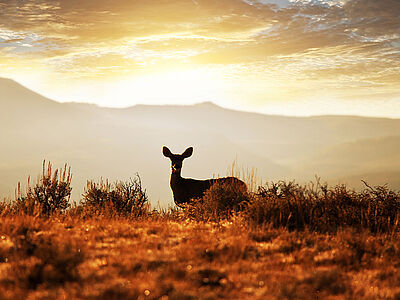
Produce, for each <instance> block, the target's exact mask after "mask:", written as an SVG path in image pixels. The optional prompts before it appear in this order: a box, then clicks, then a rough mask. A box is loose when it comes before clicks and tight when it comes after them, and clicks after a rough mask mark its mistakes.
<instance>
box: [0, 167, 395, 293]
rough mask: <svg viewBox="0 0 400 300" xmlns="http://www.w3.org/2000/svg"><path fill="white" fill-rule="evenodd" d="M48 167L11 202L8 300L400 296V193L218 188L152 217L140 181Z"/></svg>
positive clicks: (2, 277) (1, 270) (4, 269)
mask: <svg viewBox="0 0 400 300" xmlns="http://www.w3.org/2000/svg"><path fill="white" fill-rule="evenodd" d="M70 182H71V173H70V171H69V169H68V168H67V167H66V166H65V167H64V168H63V169H62V170H59V171H56V172H52V170H51V164H48V165H47V168H45V164H44V166H43V172H42V174H41V175H40V176H39V178H38V181H37V183H36V185H34V186H33V187H30V185H29V184H28V188H27V189H26V193H22V192H21V188H20V185H18V189H17V193H16V200H15V201H13V202H8V203H6V202H3V203H0V218H1V221H0V299H26V298H29V299H65V298H67V299H220V298H226V299H244V298H251V299H319V298H321V299H324V298H335V299H336V298H337V299H376V298H382V299H400V272H399V268H400V239H399V237H400V236H399V234H400V230H399V229H400V228H399V226H400V225H399V221H398V220H399V211H400V209H399V201H400V194H399V193H398V192H395V191H391V190H389V189H388V188H387V187H385V186H380V187H370V186H369V185H368V184H366V188H365V189H364V190H363V191H361V192H356V191H353V190H349V189H348V188H347V187H345V186H343V185H339V186H335V187H328V186H327V185H326V184H320V182H319V180H317V182H316V183H314V184H309V185H305V186H302V185H299V184H296V183H294V182H277V183H269V184H267V185H265V186H263V187H259V188H258V190H257V191H256V192H248V191H245V190H243V189H241V188H239V187H235V186H229V185H226V184H225V185H224V184H220V185H215V186H213V187H212V188H211V189H210V190H209V191H207V193H206V194H205V195H204V197H203V198H202V199H197V200H196V201H195V203H193V204H191V205H188V206H187V207H186V208H184V209H183V210H176V209H170V210H166V211H162V210H160V211H151V210H150V207H149V205H148V201H147V195H146V191H145V190H144V189H143V187H142V183H141V181H140V177H139V176H138V175H137V176H136V177H135V178H134V179H131V180H129V181H128V182H116V183H114V184H109V183H108V181H107V180H105V181H103V180H102V181H100V182H99V183H94V182H88V186H87V188H86V189H85V191H84V193H83V196H82V197H83V199H82V201H81V203H80V204H75V205H71V204H70V203H69V201H68V200H69V195H70V192H71V189H70Z"/></svg>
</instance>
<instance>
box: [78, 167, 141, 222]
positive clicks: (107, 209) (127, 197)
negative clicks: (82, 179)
mask: <svg viewBox="0 0 400 300" xmlns="http://www.w3.org/2000/svg"><path fill="white" fill-rule="evenodd" d="M82 204H83V206H84V207H85V208H86V210H85V211H86V213H94V214H109V215H131V216H142V215H144V214H146V213H147V212H148V209H149V205H148V197H147V194H146V190H144V189H143V187H142V181H141V180H140V177H139V175H136V177H135V178H133V179H132V178H131V179H130V180H129V181H127V182H122V181H118V182H116V183H114V184H110V183H109V182H108V180H106V181H103V180H100V182H99V183H95V182H93V181H88V183H87V187H86V189H85V192H84V194H83V203H82Z"/></svg>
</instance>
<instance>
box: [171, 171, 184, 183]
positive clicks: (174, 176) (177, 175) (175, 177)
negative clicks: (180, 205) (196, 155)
mask: <svg viewBox="0 0 400 300" xmlns="http://www.w3.org/2000/svg"><path fill="white" fill-rule="evenodd" d="M181 180H182V176H181V169H179V170H174V171H172V172H171V182H170V183H171V187H173V186H175V185H176V184H177V183H179V182H180V181H181Z"/></svg>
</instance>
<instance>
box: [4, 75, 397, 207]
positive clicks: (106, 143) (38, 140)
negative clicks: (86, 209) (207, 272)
mask: <svg viewBox="0 0 400 300" xmlns="http://www.w3.org/2000/svg"><path fill="white" fill-rule="evenodd" d="M397 132H400V120H396V119H382V118H363V117H351V116H343V117H342V116H320V117H307V118H306V117H304V118H300V117H283V116H272V115H263V114H257V113H249V112H240V111H234V110H229V109H225V108H222V107H219V106H216V105H214V104H212V103H209V102H206V103H201V104H197V105H188V106H174V105H171V106H149V105H136V106H133V107H129V108H124V109H110V108H101V107H97V106H94V105H87V104H78V103H58V102H55V101H52V100H50V99H47V98H45V97H43V96H41V95H38V94H36V93H34V92H32V91H30V90H28V89H26V88H25V87H23V86H21V85H19V84H18V83H16V82H14V81H12V80H9V79H0V135H1V137H2V141H3V142H2V146H1V147H0V155H1V157H2V158H3V159H2V160H1V161H0V195H1V196H4V197H8V196H12V195H13V193H14V188H15V186H16V184H17V182H18V181H21V182H22V183H25V182H26V178H27V176H28V175H31V176H33V177H35V176H36V175H37V173H38V170H40V166H41V163H42V161H43V159H46V160H50V161H51V162H53V164H54V165H55V166H56V167H60V166H62V165H63V164H64V163H66V162H67V163H68V164H69V165H70V166H71V167H72V171H73V187H74V190H73V200H75V201H77V200H79V198H80V195H81V194H82V192H83V188H84V186H85V183H86V180H87V179H94V180H98V179H99V178H100V177H103V178H109V179H111V180H115V179H121V180H126V179H128V178H129V177H132V176H133V175H134V174H135V173H136V172H138V173H139V174H140V176H141V177H142V180H143V184H144V186H145V187H146V188H147V190H148V192H149V195H150V198H151V199H152V201H153V203H156V202H157V201H160V203H161V204H162V205H167V204H172V195H171V192H170V189H169V173H170V170H169V168H170V166H169V161H168V160H167V159H165V157H163V156H162V154H161V148H162V146H163V145H167V146H169V147H170V149H171V150H172V151H173V152H181V151H183V150H184V149H186V147H188V146H193V147H194V154H193V156H192V157H191V158H189V159H187V160H186V161H185V163H184V167H183V175H184V176H186V177H193V178H207V177H212V176H216V175H218V174H219V175H222V176H225V175H226V174H227V173H228V170H229V169H230V166H231V165H232V163H233V162H234V161H235V160H236V161H237V165H238V166H239V167H240V168H242V167H243V168H244V169H252V168H256V169H257V177H258V179H263V180H264V181H265V180H271V179H292V178H296V179H298V180H303V179H306V178H307V179H308V178H313V176H314V175H315V174H319V175H321V176H323V179H325V178H326V179H328V178H329V179H331V178H347V177H352V178H357V176H358V174H360V176H361V174H365V173H373V174H391V173H393V172H395V171H396V170H399V168H398V167H397V166H398V165H397V164H396V163H395V162H396V161H398V157H399V154H398V151H397V149H398V147H397V146H396V145H398V140H397V139H398V138H396V137H393V138H391V136H393V135H395V133H397ZM391 139H395V141H392V140H391ZM393 143H395V144H394V146H393ZM382 145H383V146H382ZM365 151H367V152H365ZM364 152H365V153H367V154H365V155H362V153H364ZM374 176H375V175H374ZM376 176H377V175H376ZM376 176H375V177H376ZM381 178H382V181H380V177H379V176H378V177H377V178H376V181H377V183H380V184H384V183H386V182H387V181H385V180H386V179H387V176H382V177H381ZM360 179H361V177H360ZM390 184H391V187H392V188H400V182H399V181H397V180H394V182H390Z"/></svg>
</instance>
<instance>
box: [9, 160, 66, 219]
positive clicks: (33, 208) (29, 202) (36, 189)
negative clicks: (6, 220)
mask: <svg viewBox="0 0 400 300" xmlns="http://www.w3.org/2000/svg"><path fill="white" fill-rule="evenodd" d="M71 179H72V175H71V168H67V165H66V164H65V166H64V168H63V169H60V170H55V171H54V173H53V172H52V166H51V163H50V162H49V163H48V164H47V168H46V162H45V161H43V170H42V174H41V175H39V177H38V179H37V183H36V185H35V186H33V187H31V186H30V178H28V187H27V190H26V194H25V195H24V194H23V193H22V191H21V185H20V183H18V188H17V191H16V201H15V204H14V210H15V211H16V212H18V213H25V214H29V215H32V214H43V215H49V214H51V213H55V212H63V211H64V210H65V209H67V208H68V207H69V205H70V204H69V200H70V196H71V190H72V188H71Z"/></svg>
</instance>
